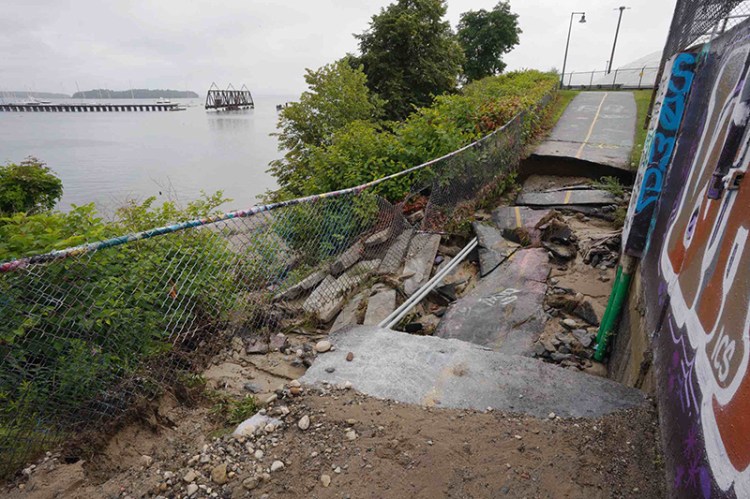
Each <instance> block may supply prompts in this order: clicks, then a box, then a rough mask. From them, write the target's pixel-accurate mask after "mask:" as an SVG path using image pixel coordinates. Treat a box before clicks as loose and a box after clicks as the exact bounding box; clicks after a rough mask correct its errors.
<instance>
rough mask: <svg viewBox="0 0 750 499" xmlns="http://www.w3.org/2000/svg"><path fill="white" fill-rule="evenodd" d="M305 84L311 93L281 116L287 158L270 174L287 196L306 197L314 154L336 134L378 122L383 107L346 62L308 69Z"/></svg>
mask: <svg viewBox="0 0 750 499" xmlns="http://www.w3.org/2000/svg"><path fill="white" fill-rule="evenodd" d="M305 81H306V82H307V85H308V87H309V90H307V91H306V92H304V93H303V94H302V95H301V97H300V100H299V102H294V103H292V104H290V105H289V106H288V107H286V108H284V109H283V110H282V111H281V115H280V117H279V123H278V128H279V129H280V132H279V133H278V134H277V136H278V137H279V150H282V151H286V153H285V155H284V158H283V159H280V160H276V161H273V162H271V168H270V170H269V171H270V172H271V173H273V175H274V176H276V178H277V179H278V182H279V185H281V187H282V189H283V191H285V193H286V194H287V195H300V194H301V193H302V190H301V185H302V184H303V183H304V182H305V180H306V179H308V177H309V174H310V172H309V168H308V161H309V155H310V151H311V149H312V148H314V147H324V146H327V145H328V144H330V141H331V137H332V136H333V134H334V133H335V132H336V131H337V130H340V129H341V128H344V127H345V126H346V125H348V124H349V123H351V122H353V121H358V120H364V121H375V120H377V119H378V118H379V117H380V116H381V114H382V106H383V102H382V100H380V99H379V98H378V97H377V96H376V95H373V94H371V93H370V91H369V90H368V88H367V76H365V73H364V72H363V71H362V68H361V67H352V65H351V63H350V61H349V60H348V59H346V58H344V59H341V60H339V61H337V62H335V63H333V64H328V65H326V66H323V67H322V68H320V69H318V70H316V71H313V70H310V69H308V70H307V72H306V74H305Z"/></svg>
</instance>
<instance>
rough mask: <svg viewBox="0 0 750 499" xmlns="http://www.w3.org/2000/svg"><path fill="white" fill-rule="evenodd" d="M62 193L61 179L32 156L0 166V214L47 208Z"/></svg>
mask: <svg viewBox="0 0 750 499" xmlns="http://www.w3.org/2000/svg"><path fill="white" fill-rule="evenodd" d="M62 194H63V185H62V181H61V180H60V179H59V178H57V176H55V174H54V173H53V172H52V170H50V169H49V168H48V167H47V166H46V165H45V164H44V163H43V162H41V161H39V160H38V159H36V158H34V157H29V158H27V159H25V160H24V161H22V162H21V163H20V164H15V163H8V164H6V165H5V166H0V215H6V216H8V215H12V214H14V213H21V212H23V213H28V214H35V213H39V212H42V211H46V210H51V209H52V208H54V207H55V204H56V203H57V202H58V201H59V200H60V198H61V197H62Z"/></svg>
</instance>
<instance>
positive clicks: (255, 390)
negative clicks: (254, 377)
mask: <svg viewBox="0 0 750 499" xmlns="http://www.w3.org/2000/svg"><path fill="white" fill-rule="evenodd" d="M242 388H243V389H245V390H246V391H248V392H250V393H260V392H262V391H263V389H262V388H261V387H259V386H258V385H256V384H255V383H245V384H244V385H242Z"/></svg>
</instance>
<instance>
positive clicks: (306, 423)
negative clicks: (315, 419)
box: [297, 414, 310, 431]
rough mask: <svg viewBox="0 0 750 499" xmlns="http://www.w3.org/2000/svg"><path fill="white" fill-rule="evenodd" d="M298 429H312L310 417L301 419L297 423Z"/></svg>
mask: <svg viewBox="0 0 750 499" xmlns="http://www.w3.org/2000/svg"><path fill="white" fill-rule="evenodd" d="M297 427H298V428H299V429H300V430H302V431H304V430H306V429H308V428H309V427H310V416H308V415H307V414H305V415H304V416H302V417H301V418H300V420H299V421H298V422H297Z"/></svg>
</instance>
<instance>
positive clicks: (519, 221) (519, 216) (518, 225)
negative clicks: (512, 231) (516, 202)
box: [516, 206, 521, 228]
mask: <svg viewBox="0 0 750 499" xmlns="http://www.w3.org/2000/svg"><path fill="white" fill-rule="evenodd" d="M516 227H518V228H521V209H520V208H519V207H518V206H516Z"/></svg>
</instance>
